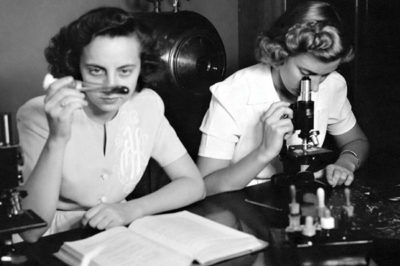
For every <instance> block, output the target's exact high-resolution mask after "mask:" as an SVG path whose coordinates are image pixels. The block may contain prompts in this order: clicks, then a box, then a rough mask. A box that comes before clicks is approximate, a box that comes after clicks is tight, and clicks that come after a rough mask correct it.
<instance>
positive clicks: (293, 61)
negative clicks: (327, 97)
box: [279, 53, 340, 96]
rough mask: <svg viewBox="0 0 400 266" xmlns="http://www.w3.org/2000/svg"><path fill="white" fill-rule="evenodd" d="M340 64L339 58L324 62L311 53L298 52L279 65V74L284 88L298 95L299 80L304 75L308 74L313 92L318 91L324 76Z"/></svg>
mask: <svg viewBox="0 0 400 266" xmlns="http://www.w3.org/2000/svg"><path fill="white" fill-rule="evenodd" d="M339 64H340V59H338V60H335V61H332V62H329V63H325V62H322V61H320V60H319V59H317V58H316V57H314V56H313V55H311V54H306V53H305V54H300V55H297V56H293V57H289V58H288V59H286V61H285V63H284V64H283V65H281V66H279V74H280V76H281V79H282V82H283V85H284V86H285V87H286V90H287V91H288V92H289V93H290V94H292V95H294V96H299V95H300V80H301V79H302V78H303V77H304V76H309V77H310V79H311V89H312V91H314V92H317V91H318V87H319V84H321V83H322V82H323V81H324V80H325V79H326V77H327V76H328V75H329V74H330V73H332V72H333V71H335V70H336V69H337V68H338V66H339Z"/></svg>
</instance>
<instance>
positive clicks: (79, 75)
mask: <svg viewBox="0 0 400 266" xmlns="http://www.w3.org/2000/svg"><path fill="white" fill-rule="evenodd" d="M150 36H151V35H150V33H149V32H148V30H147V29H146V28H145V27H144V26H143V25H142V24H141V23H140V22H139V21H137V20H136V19H135V17H134V16H132V14H129V13H127V12H125V11H123V10H121V9H119V8H112V7H101V8H97V9H94V10H92V11H89V12H88V13H86V14H84V15H82V16H81V17H80V18H78V19H77V20H75V21H73V22H72V23H70V24H69V25H68V26H66V27H63V28H62V29H61V30H60V32H59V33H58V34H56V35H55V36H54V37H53V38H52V39H51V41H50V45H49V46H48V47H47V49H46V51H45V55H46V59H47V61H48V63H49V71H50V73H51V74H52V75H53V76H54V77H55V78H56V79H55V81H54V82H52V83H51V84H50V86H49V88H48V89H47V90H46V95H44V96H40V97H36V98H34V99H31V100H29V101H28V102H27V103H25V104H24V105H23V106H22V107H21V108H20V109H19V110H18V113H17V126H18V131H19V137H20V145H21V148H22V152H23V156H24V171H23V174H24V177H25V178H26V182H25V184H24V189H26V190H27V192H28V196H27V197H26V198H25V199H24V200H23V206H24V208H26V209H32V210H33V211H35V212H36V213H37V214H38V215H39V216H40V217H42V218H43V219H44V220H45V221H46V222H47V223H48V226H47V227H46V228H39V229H34V230H29V231H27V232H24V233H22V234H21V235H22V237H23V238H24V239H25V240H27V241H31V242H32V241H36V240H37V239H38V238H39V237H40V236H42V235H43V234H52V233H56V232H60V231H65V230H69V229H72V228H76V227H79V226H82V225H84V226H85V225H86V226H90V227H93V228H97V229H107V228H110V227H114V226H119V225H127V224H129V223H130V222H132V221H133V220H135V219H137V218H140V217H143V216H145V215H150V214H155V213H159V212H164V211H168V210H171V209H175V208H180V207H183V206H185V205H188V204H190V203H193V202H195V201H198V200H200V199H202V198H203V197H204V195H205V188H204V182H203V179H202V178H201V175H200V173H199V171H198V169H197V167H196V165H195V163H194V162H193V161H192V159H191V158H190V156H189V155H188V154H187V152H186V150H185V148H184V146H183V145H182V143H181V142H180V140H179V139H178V137H177V135H176V133H175V131H174V130H173V128H172V127H171V126H170V124H169V123H168V121H167V119H166V118H165V116H164V105H163V102H162V100H161V98H160V97H159V96H158V95H157V94H156V93H155V92H154V91H152V90H151V89H146V88H144V87H143V86H144V84H145V82H146V77H148V75H149V73H148V72H149V71H150V70H151V68H149V67H147V65H146V60H145V58H146V56H148V55H150V53H152V52H154V51H153V50H152V47H153V41H152V40H151V37H150ZM107 86H111V87H112V86H120V87H119V88H122V89H123V91H122V92H121V91H107ZM150 157H152V158H154V159H155V160H156V161H157V162H158V163H159V164H160V165H161V166H162V167H163V169H164V170H165V172H166V173H167V174H168V175H169V177H170V178H171V180H172V182H170V183H169V184H168V185H166V186H164V187H162V188H161V189H159V190H157V191H155V192H153V193H151V194H148V195H146V196H143V197H141V198H138V199H133V200H130V201H126V200H125V197H126V196H127V195H128V194H129V193H130V192H131V191H132V190H133V189H134V188H135V186H136V184H137V183H138V182H139V180H140V179H141V176H142V174H143V172H144V170H145V168H146V165H147V163H148V161H149V159H150Z"/></svg>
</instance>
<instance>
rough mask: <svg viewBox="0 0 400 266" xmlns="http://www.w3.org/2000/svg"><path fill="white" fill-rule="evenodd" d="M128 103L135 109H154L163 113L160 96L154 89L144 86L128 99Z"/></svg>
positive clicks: (162, 103)
mask: <svg viewBox="0 0 400 266" xmlns="http://www.w3.org/2000/svg"><path fill="white" fill-rule="evenodd" d="M130 105H131V106H132V107H134V108H136V109H137V108H139V109H144V110H154V109H156V110H158V112H161V113H164V102H163V100H162V98H161V97H160V95H159V94H158V93H157V92H156V91H154V90H152V89H149V88H145V89H143V90H141V91H140V92H138V93H136V94H135V95H134V96H133V98H132V100H131V101H130Z"/></svg>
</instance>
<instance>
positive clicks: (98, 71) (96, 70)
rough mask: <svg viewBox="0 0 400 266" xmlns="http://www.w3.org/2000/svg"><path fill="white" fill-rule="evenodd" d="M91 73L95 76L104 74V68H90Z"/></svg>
mask: <svg viewBox="0 0 400 266" xmlns="http://www.w3.org/2000/svg"><path fill="white" fill-rule="evenodd" d="M89 73H90V74H91V75H93V76H100V75H101V74H103V70H102V69H101V68H97V67H95V68H89Z"/></svg>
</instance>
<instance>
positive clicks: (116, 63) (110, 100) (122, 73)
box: [80, 35, 141, 115]
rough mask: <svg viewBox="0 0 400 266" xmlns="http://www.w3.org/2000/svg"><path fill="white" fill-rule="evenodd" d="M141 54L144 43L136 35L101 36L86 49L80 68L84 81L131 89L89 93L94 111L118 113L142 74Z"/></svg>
mask: <svg viewBox="0 0 400 266" xmlns="http://www.w3.org/2000/svg"><path fill="white" fill-rule="evenodd" d="M140 53H141V46H140V43H139V41H138V39H137V37H135V36H134V35H130V36H120V37H109V36H98V37H96V38H95V39H93V41H92V42H91V43H89V44H88V45H87V46H86V47H85V48H84V49H83V51H82V56H81V60H80V71H81V74H82V79H83V81H84V82H87V83H93V84H98V85H105V86H112V85H119V86H126V87H128V88H129V93H128V94H116V93H114V94H107V93H104V92H101V91H90V92H89V91H88V92H86V98H87V101H88V103H89V108H90V110H91V112H92V113H93V114H97V115H104V114H111V115H114V114H115V113H116V112H117V111H118V109H119V108H120V107H121V105H122V104H124V103H125V102H126V101H127V100H128V99H129V98H131V97H132V94H133V93H134V91H135V88H136V84H137V80H138V77H139V73H140Z"/></svg>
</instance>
